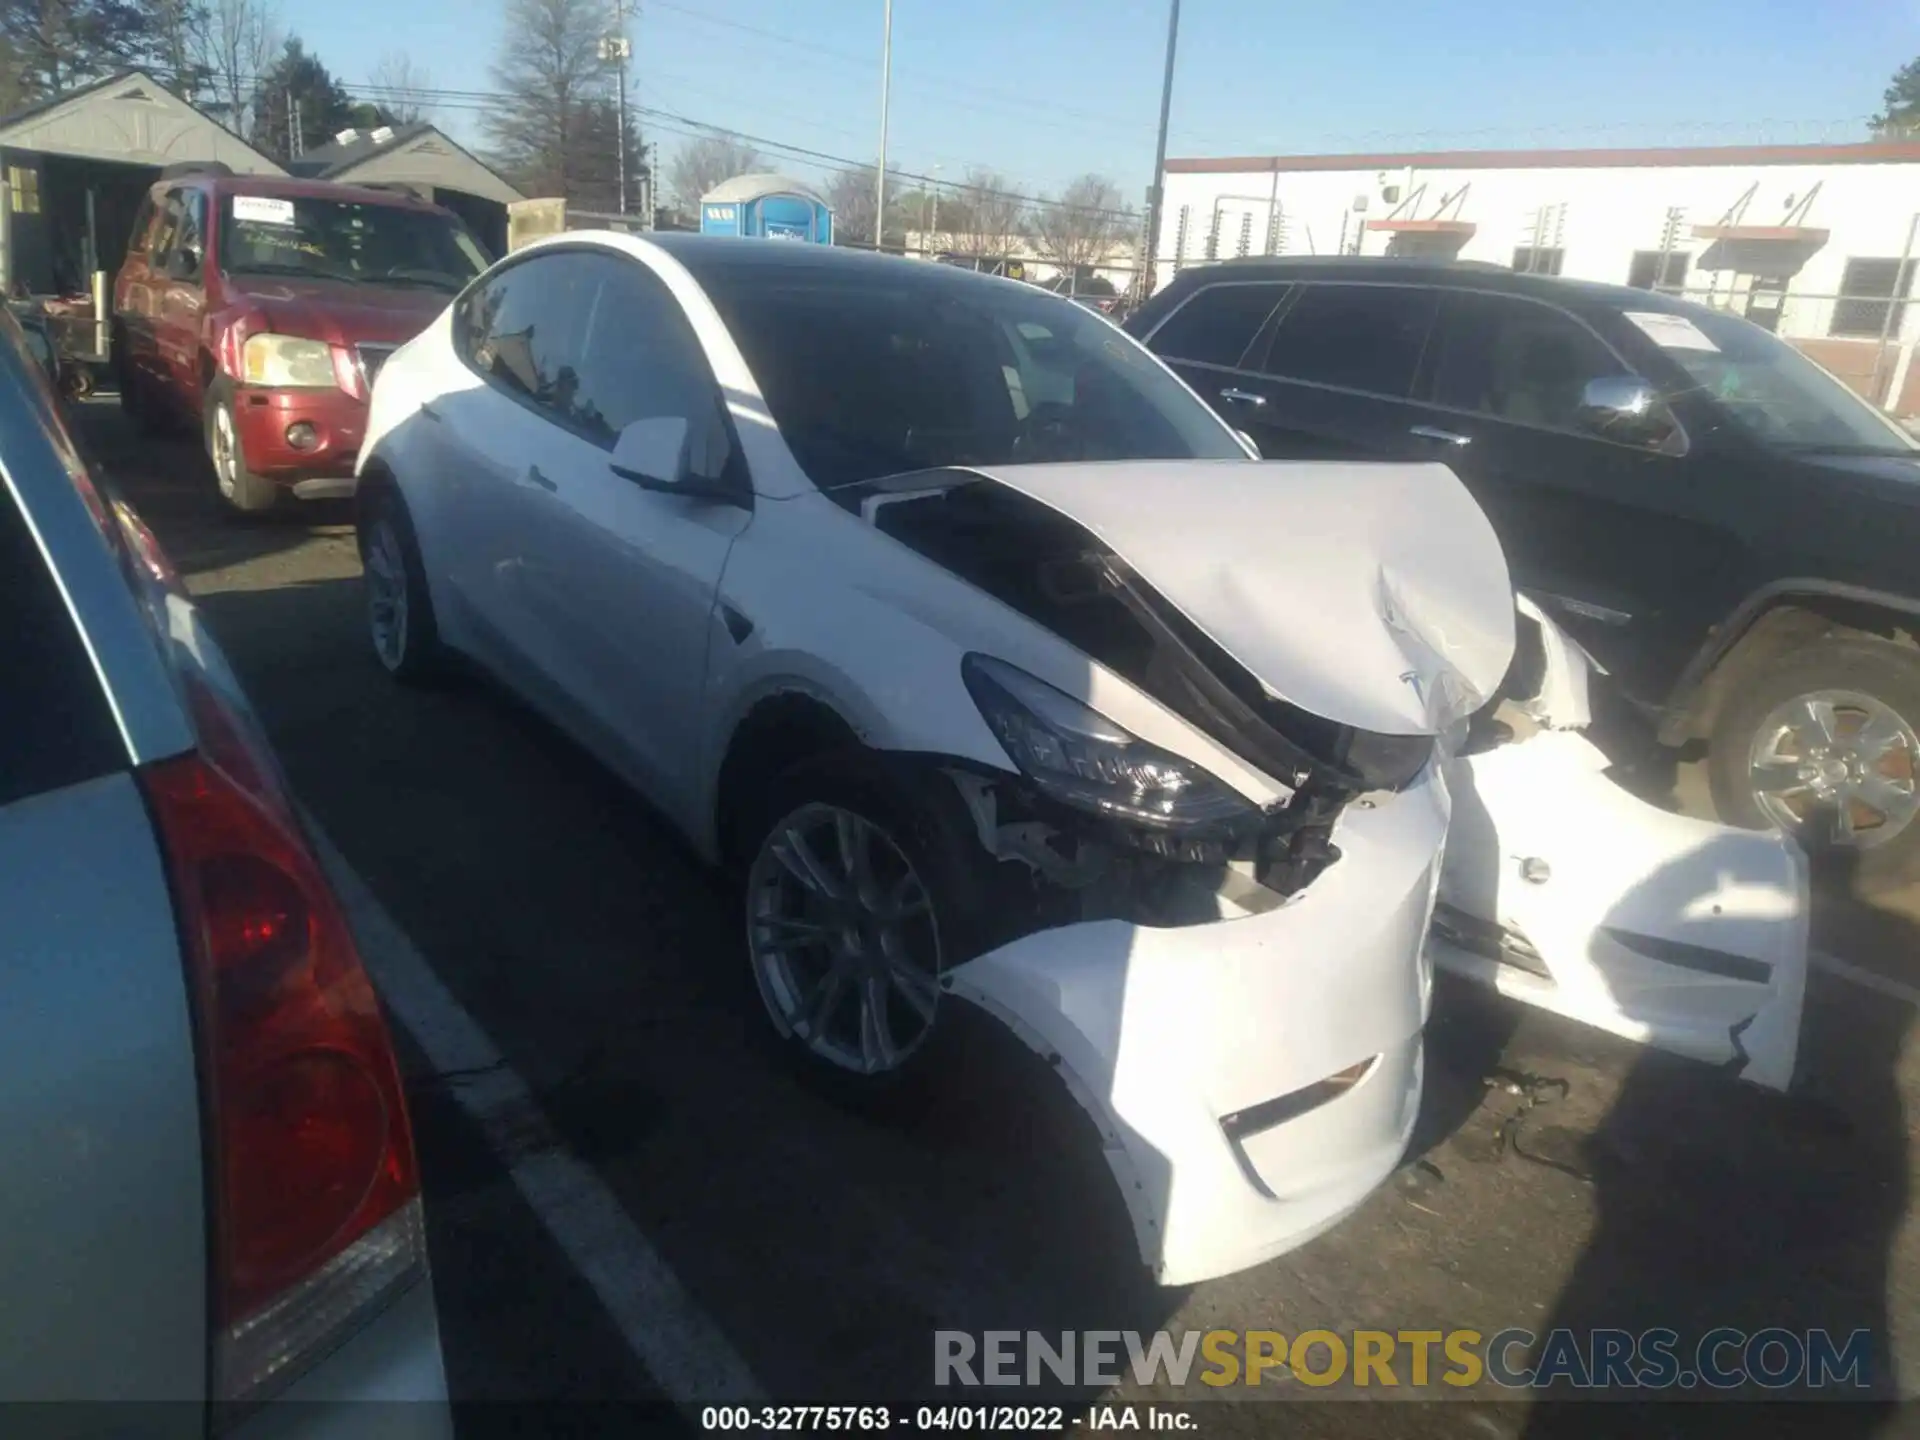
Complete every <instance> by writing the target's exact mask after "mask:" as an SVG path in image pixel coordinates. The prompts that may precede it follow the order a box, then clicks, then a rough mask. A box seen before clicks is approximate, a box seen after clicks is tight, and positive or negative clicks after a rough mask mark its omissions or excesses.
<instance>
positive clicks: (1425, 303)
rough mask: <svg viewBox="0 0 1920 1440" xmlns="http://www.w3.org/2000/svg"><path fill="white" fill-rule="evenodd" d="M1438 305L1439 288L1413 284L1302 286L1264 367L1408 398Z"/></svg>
mask: <svg viewBox="0 0 1920 1440" xmlns="http://www.w3.org/2000/svg"><path fill="white" fill-rule="evenodd" d="M1438 306H1439V297H1438V295H1437V294H1436V293H1435V292H1434V291H1432V290H1422V289H1417V288H1415V287H1412V286H1405V285H1305V286H1302V287H1301V290H1300V295H1299V298H1298V299H1296V300H1295V301H1294V302H1293V305H1292V306H1291V307H1290V308H1289V309H1288V310H1287V313H1286V315H1285V316H1284V317H1283V318H1282V319H1281V321H1280V329H1279V332H1278V333H1277V334H1276V335H1275V336H1274V337H1273V345H1272V348H1271V349H1270V350H1269V352H1268V354H1267V358H1266V363H1265V364H1264V365H1262V366H1260V367H1259V368H1260V369H1262V370H1264V371H1265V372H1266V373H1267V374H1269V375H1274V376H1277V377H1279V378H1280V379H1283V380H1306V381H1311V382H1312V383H1313V384H1316V385H1335V386H1338V387H1339V388H1341V389H1343V390H1364V391H1366V392H1367V393H1369V394H1372V395H1385V396H1388V397H1389V398H1392V399H1396V400H1398V399H1404V398H1405V397H1406V396H1408V395H1410V394H1411V393H1412V391H1413V377H1414V374H1415V372H1416V371H1418V370H1419V368H1420V354H1421V352H1422V351H1423V350H1424V349H1425V348H1426V343H1427V332H1428V331H1429V330H1431V329H1432V328H1433V316H1434V311H1435V310H1436V309H1437V308H1438Z"/></svg>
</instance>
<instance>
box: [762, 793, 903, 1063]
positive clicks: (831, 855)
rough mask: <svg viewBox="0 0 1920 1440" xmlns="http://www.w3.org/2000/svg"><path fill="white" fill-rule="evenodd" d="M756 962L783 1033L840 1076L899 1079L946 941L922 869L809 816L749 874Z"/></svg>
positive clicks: (846, 817)
mask: <svg viewBox="0 0 1920 1440" xmlns="http://www.w3.org/2000/svg"><path fill="white" fill-rule="evenodd" d="M747 953H748V955H749V957H750V959H751V960H752V963H753V978H754V981H755V983H756V984H758V986H759V987H760V998H761V999H762V1000H764V1001H765V1002H766V1006H767V1013H768V1015H770V1016H771V1017H772V1019H773V1023H774V1026H775V1028H777V1029H778V1030H779V1031H780V1033H781V1034H782V1035H784V1036H788V1037H791V1038H793V1039H796V1040H799V1041H800V1042H802V1043H803V1044H805V1045H806V1047H807V1048H808V1049H809V1050H810V1051H812V1052H813V1053H814V1054H815V1055H817V1056H819V1057H820V1058H821V1059H822V1060H826V1061H828V1062H830V1063H831V1064H834V1065H837V1066H840V1067H842V1068H843V1069H847V1070H852V1071H855V1072H857V1073H860V1074H864V1075H877V1074H883V1073H885V1072H887V1071H891V1070H896V1069H898V1068H899V1067H900V1066H901V1065H902V1064H904V1063H905V1061H906V1060H907V1059H908V1057H910V1056H911V1055H912V1054H913V1053H914V1052H915V1051H916V1050H918V1049H919V1048H920V1046H921V1045H922V1044H923V1043H924V1042H925V1040H926V1038H927V1035H928V1033H929V1032H930V1031H931V1030H932V1028H933V1021H934V1015H935V1012H936V1010H937V1009H938V1006H939V1001H940V936H939V932H938V930H937V928H936V926H935V922H934V914H933V902H932V899H931V897H930V896H929V894H928V891H927V887H926V884H925V882H924V881H922V880H921V878H920V875H919V873H918V872H917V871H916V870H915V869H914V867H913V862H912V861H911V860H909V859H908V858H907V856H906V853H905V852H904V851H903V850H902V849H901V848H900V846H899V844H898V843H897V842H896V841H895V840H894V839H893V837H892V836H890V835H888V834H887V832H886V831H884V830H882V829H881V828H880V827H879V826H878V825H876V824H874V823H873V822H872V821H870V820H868V819H866V818H865V817H863V816H860V815H857V814H855V813H854V812H852V811H851V810H843V809H841V808H840V807H838V806H835V805H827V804H821V803H814V804H809V805H803V806H801V807H800V808H799V809H798V810H795V811H794V812H793V813H791V814H790V815H788V816H786V817H785V818H784V819H782V820H781V821H780V822H779V823H778V824H776V825H774V826H773V827H772V829H770V830H769V831H768V833H767V836H766V838H765V839H764V840H762V841H761V844H760V851H759V853H758V854H757V855H756V856H755V857H754V860H753V865H752V866H751V868H750V869H749V870H748V873H747Z"/></svg>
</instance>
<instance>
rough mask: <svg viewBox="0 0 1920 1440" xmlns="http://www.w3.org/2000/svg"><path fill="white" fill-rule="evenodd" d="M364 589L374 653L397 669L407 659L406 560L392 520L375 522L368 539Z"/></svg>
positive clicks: (383, 661) (388, 665)
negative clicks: (365, 588)
mask: <svg viewBox="0 0 1920 1440" xmlns="http://www.w3.org/2000/svg"><path fill="white" fill-rule="evenodd" d="M366 586H367V628H368V631H369V632H370V633H371V635H372V637H373V651H374V654H375V655H377V656H379V658H380V663H381V664H382V665H384V666H386V667H387V669H389V670H398V669H399V668H400V666H401V665H402V664H404V663H405V662H406V658H407V561H406V552H405V551H404V550H403V549H402V548H401V545H400V536H399V534H398V533H397V532H396V531H395V530H394V527H393V522H392V521H391V520H386V519H382V520H379V521H376V522H375V524H374V527H373V533H372V534H371V535H370V536H368V538H367V554H366Z"/></svg>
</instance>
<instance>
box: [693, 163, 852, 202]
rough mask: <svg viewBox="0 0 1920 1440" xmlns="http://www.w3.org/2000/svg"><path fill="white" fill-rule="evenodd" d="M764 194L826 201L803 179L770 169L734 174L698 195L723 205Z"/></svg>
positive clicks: (759, 196)
mask: <svg viewBox="0 0 1920 1440" xmlns="http://www.w3.org/2000/svg"><path fill="white" fill-rule="evenodd" d="M766 195H801V196H804V197H805V198H807V199H808V200H812V201H814V202H816V203H818V204H821V205H824V204H826V203H827V202H826V201H825V200H824V199H822V198H821V195H820V192H819V191H818V190H815V189H814V188H813V187H812V186H811V185H809V184H807V183H806V182H805V181H802V180H796V179H794V178H793V177H792V176H791V175H776V174H773V173H772V172H770V171H762V172H760V173H757V174H753V175H736V176H734V177H733V179H731V180H722V181H721V182H720V183H719V184H718V185H716V186H714V187H713V189H711V190H709V191H708V192H707V193H706V194H704V195H702V196H701V197H700V203H701V204H703V205H709V204H710V205H724V204H726V203H727V202H729V201H747V200H758V199H760V198H761V197H762V196H766Z"/></svg>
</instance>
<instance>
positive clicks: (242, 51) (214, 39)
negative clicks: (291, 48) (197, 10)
mask: <svg viewBox="0 0 1920 1440" xmlns="http://www.w3.org/2000/svg"><path fill="white" fill-rule="evenodd" d="M283 38H284V33H283V31H282V29H281V26H280V17H279V14H278V12H277V11H276V10H275V9H274V8H273V5H272V3H271V0H207V6H206V11H205V15H204V18H203V20H202V22H201V24H200V26H199V28H198V29H197V31H196V32H195V35H194V44H195V54H194V60H195V63H196V64H197V65H199V66H200V67H201V68H202V70H203V71H204V72H205V74H206V77H207V79H206V83H207V88H208V89H209V90H211V91H212V92H213V100H212V101H211V102H210V103H209V105H208V106H207V108H208V109H209V110H210V111H212V112H213V113H214V114H215V115H217V116H219V117H220V119H222V120H224V121H225V122H226V125H227V128H228V129H229V130H232V131H234V132H235V133H237V134H240V135H245V136H247V137H248V138H249V139H255V138H258V137H257V136H256V135H255V133H254V131H255V129H256V125H257V118H258V117H257V115H256V113H255V111H256V106H255V104H254V97H255V91H256V89H257V88H258V82H259V78H260V77H261V76H262V75H265V74H266V73H267V71H268V70H270V69H271V68H272V67H273V64H274V61H275V60H276V59H277V58H278V56H279V54H280V50H281V46H282V43H283Z"/></svg>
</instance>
